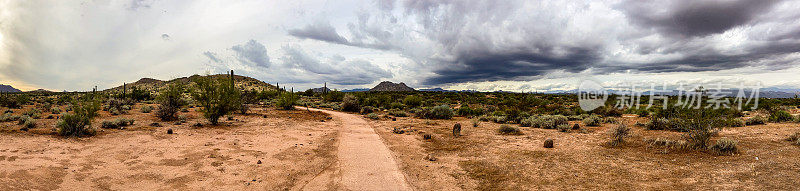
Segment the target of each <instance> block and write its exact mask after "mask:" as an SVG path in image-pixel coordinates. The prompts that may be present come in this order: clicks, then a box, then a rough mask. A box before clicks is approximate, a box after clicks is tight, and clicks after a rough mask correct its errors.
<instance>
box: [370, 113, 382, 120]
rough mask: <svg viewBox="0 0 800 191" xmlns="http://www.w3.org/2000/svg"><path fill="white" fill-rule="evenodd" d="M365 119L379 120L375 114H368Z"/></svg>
mask: <svg viewBox="0 0 800 191" xmlns="http://www.w3.org/2000/svg"><path fill="white" fill-rule="evenodd" d="M367 118H370V119H374V120H375V119H380V116H378V114H377V113H369V114H367Z"/></svg>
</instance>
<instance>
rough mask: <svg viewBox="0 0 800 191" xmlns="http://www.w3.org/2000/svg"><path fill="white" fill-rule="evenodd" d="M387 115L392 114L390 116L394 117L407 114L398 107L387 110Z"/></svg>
mask: <svg viewBox="0 0 800 191" xmlns="http://www.w3.org/2000/svg"><path fill="white" fill-rule="evenodd" d="M389 115H392V116H395V117H406V116H408V114H407V113H406V112H403V111H402V110H399V109H392V110H389Z"/></svg>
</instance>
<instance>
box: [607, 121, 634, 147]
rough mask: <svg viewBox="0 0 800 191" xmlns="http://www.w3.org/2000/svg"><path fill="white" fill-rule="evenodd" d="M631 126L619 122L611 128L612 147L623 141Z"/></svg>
mask: <svg viewBox="0 0 800 191" xmlns="http://www.w3.org/2000/svg"><path fill="white" fill-rule="evenodd" d="M630 132H631V128H630V127H628V126H627V125H625V124H619V125H617V126H616V127H614V128H613V129H611V142H609V144H610V145H611V146H612V147H616V146H619V145H622V144H623V143H625V138H626V137H628V136H629V135H630Z"/></svg>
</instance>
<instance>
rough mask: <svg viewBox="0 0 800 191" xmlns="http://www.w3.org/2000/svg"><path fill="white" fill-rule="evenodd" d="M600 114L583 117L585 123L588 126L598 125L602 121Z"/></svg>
mask: <svg viewBox="0 0 800 191" xmlns="http://www.w3.org/2000/svg"><path fill="white" fill-rule="evenodd" d="M601 120H602V119H601V118H600V116H597V115H592V116H589V117H587V118H584V119H583V124H584V125H586V126H591V127H596V126H600V124H601V123H602V121H601Z"/></svg>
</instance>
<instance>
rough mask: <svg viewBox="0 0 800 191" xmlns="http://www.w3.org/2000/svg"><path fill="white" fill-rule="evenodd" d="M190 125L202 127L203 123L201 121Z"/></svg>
mask: <svg viewBox="0 0 800 191" xmlns="http://www.w3.org/2000/svg"><path fill="white" fill-rule="evenodd" d="M192 127H203V124H202V123H195V124H194V125H192Z"/></svg>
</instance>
